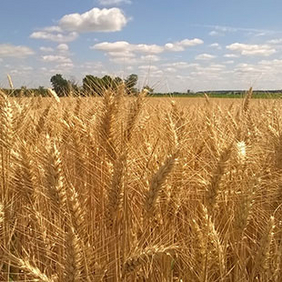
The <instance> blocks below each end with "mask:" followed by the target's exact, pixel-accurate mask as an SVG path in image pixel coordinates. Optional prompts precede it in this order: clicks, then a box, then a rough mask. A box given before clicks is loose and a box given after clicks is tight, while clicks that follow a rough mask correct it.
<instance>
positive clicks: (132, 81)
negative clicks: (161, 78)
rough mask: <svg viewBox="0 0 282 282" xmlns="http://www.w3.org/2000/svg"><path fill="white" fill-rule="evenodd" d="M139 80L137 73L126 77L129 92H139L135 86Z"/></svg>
mask: <svg viewBox="0 0 282 282" xmlns="http://www.w3.org/2000/svg"><path fill="white" fill-rule="evenodd" d="M137 81H138V75H137V74H131V75H129V76H128V77H127V78H126V79H125V81H124V83H125V87H126V90H127V93H128V94H136V93H137V89H136V88H135V86H136V84H137Z"/></svg>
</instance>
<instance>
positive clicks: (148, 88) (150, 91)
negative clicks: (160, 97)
mask: <svg viewBox="0 0 282 282" xmlns="http://www.w3.org/2000/svg"><path fill="white" fill-rule="evenodd" d="M142 90H143V91H144V90H147V92H148V94H153V92H154V89H153V88H151V87H150V86H148V85H146V86H144V87H143V89H142Z"/></svg>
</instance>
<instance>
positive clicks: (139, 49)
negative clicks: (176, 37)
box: [90, 38, 203, 59]
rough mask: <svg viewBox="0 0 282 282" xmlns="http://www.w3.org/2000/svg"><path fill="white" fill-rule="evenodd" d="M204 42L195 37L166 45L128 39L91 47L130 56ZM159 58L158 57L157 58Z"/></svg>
mask: <svg viewBox="0 0 282 282" xmlns="http://www.w3.org/2000/svg"><path fill="white" fill-rule="evenodd" d="M199 44H203V40H201V39H198V38H194V39H191V40H190V39H184V40H182V41H177V42H174V43H167V44H165V45H164V46H160V45H156V44H151V45H149V44H131V43H128V42H127V41H117V42H112V43H111V42H101V43H98V44H95V45H93V46H91V47H90V49H94V50H100V51H104V52H108V53H109V55H111V54H112V55H114V56H115V57H117V56H118V53H120V57H122V54H125V55H126V56H127V57H128V56H133V55H132V54H133V53H134V52H135V53H148V54H160V53H162V52H164V51H173V52H178V51H184V50H185V48H187V47H190V46H195V45H199ZM151 59H156V57H151ZM157 59H158V58H157Z"/></svg>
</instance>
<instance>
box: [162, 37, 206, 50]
mask: <svg viewBox="0 0 282 282" xmlns="http://www.w3.org/2000/svg"><path fill="white" fill-rule="evenodd" d="M203 43H204V41H203V40H201V39H199V38H194V39H184V40H182V41H176V42H174V43H167V44H165V46H164V48H165V50H167V51H173V52H181V51H184V50H185V48H187V47H191V46H196V45H199V44H203Z"/></svg>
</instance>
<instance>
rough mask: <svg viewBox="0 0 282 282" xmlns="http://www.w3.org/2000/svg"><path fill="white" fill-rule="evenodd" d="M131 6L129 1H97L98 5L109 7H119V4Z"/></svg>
mask: <svg viewBox="0 0 282 282" xmlns="http://www.w3.org/2000/svg"><path fill="white" fill-rule="evenodd" d="M123 3H124V4H131V1H130V0H99V4H100V5H104V6H110V5H120V4H123Z"/></svg>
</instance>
